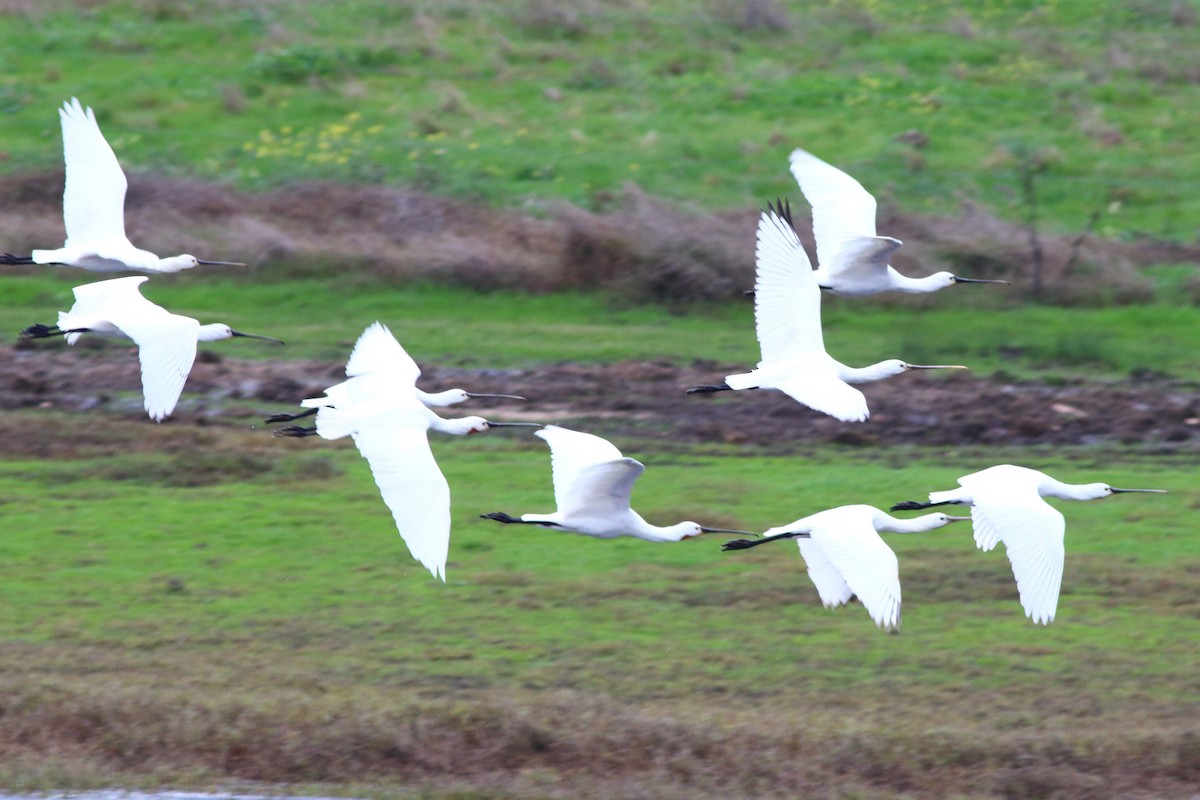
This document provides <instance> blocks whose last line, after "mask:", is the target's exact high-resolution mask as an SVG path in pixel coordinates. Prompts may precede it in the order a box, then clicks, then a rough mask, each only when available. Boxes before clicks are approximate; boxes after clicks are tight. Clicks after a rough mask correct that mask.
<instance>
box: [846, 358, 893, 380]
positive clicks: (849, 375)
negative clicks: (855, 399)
mask: <svg viewBox="0 0 1200 800" xmlns="http://www.w3.org/2000/svg"><path fill="white" fill-rule="evenodd" d="M903 371H904V370H903V369H897V367H896V365H895V363H893V362H889V361H880V362H879V363H878V364H872V365H870V366H869V367H847V366H846V365H845V364H842V363H841V362H838V377H839V378H841V379H842V380H843V381H845V382H846V383H871V382H872V381H881V380H883V379H884V378H890V377H892V376H893V375H899V374H900V373H901V372H903Z"/></svg>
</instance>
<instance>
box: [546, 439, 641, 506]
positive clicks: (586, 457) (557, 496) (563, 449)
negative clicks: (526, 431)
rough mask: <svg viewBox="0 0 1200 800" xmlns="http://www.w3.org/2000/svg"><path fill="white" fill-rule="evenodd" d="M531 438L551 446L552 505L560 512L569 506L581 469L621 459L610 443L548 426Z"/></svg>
mask: <svg viewBox="0 0 1200 800" xmlns="http://www.w3.org/2000/svg"><path fill="white" fill-rule="evenodd" d="M533 435H534V436H536V437H538V438H539V439H542V440H543V441H545V442H546V444H548V445H549V446H550V470H551V473H552V475H553V479H554V504H555V505H556V506H558V510H559V512H564V511H565V507H566V506H569V505H571V504H572V496H571V491H572V490H571V487H572V486H573V485H574V483H575V481H576V480H577V479H578V478H579V476H580V474H581V473H582V472H583V471H584V470H586V469H588V468H589V467H594V466H596V465H598V464H606V463H609V462H613V461H619V460H621V458H622V456H621V451H620V450H618V449H617V448H616V447H615V446H614V445H613V444H612V442H610V441H608V440H607V439H602V438H600V437H599V436H595V435H593V434H590V433H583V432H581V431H573V430H570V429H569V428H561V427H559V426H558V425H547V426H546V427H544V428H542V429H541V430H540V431H537V432H536V433H534V434H533ZM635 463H636V462H635ZM635 477H636V476H635Z"/></svg>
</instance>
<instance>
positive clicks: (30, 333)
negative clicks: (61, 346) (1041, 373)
mask: <svg viewBox="0 0 1200 800" xmlns="http://www.w3.org/2000/svg"><path fill="white" fill-rule="evenodd" d="M66 333H67V331H61V330H59V329H58V326H57V325H42V324H41V323H40V322H39V323H37V324H35V325H30V326H29V327H28V328H26V329H25V330H23V331H21V333H20V334H19V335H18V336H17V339H18V340H20V341H22V342H27V341H29V340H30V339H46V338H48V337H51V336H64V335H66Z"/></svg>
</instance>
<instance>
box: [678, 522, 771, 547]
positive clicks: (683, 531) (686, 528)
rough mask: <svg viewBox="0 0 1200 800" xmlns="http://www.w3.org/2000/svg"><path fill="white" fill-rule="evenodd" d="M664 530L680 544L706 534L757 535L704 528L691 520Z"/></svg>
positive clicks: (726, 529) (724, 529) (725, 529)
mask: <svg viewBox="0 0 1200 800" xmlns="http://www.w3.org/2000/svg"><path fill="white" fill-rule="evenodd" d="M666 530H668V531H670V533H671V536H672V537H673V539H674V541H680V542H681V541H683V540H684V539H694V538H696V537H697V536H702V535H704V534H706V533H735V534H737V535H738V536H757V534H754V533H750V532H748V531H735V530H730V529H728V528H706V527H704V526H703V525H701V524H700V523H698V522H692V521H691V520H685V521H683V522H677V523H676V524H674V525H672V526H671V527H669V528H667V529H666Z"/></svg>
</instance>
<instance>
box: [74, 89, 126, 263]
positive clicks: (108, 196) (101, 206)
mask: <svg viewBox="0 0 1200 800" xmlns="http://www.w3.org/2000/svg"><path fill="white" fill-rule="evenodd" d="M58 116H59V117H60V118H61V120H62V137H63V158H64V160H65V162H66V171H67V183H66V189H65V190H64V191H63V222H64V223H65V225H66V228H67V242H66V245H67V247H71V246H72V245H84V244H88V243H89V242H92V241H95V240H98V239H108V238H111V237H119V238H121V239H124V238H125V187H126V182H125V173H124V172H122V171H121V165H120V164H118V163H117V157H116V155H115V154H114V153H113V151H112V148H111V147H109V146H108V142H107V141H105V140H104V134H102V133H101V132H100V126H99V125H97V124H96V115H95V114H94V113H93V112H92V109H90V108H88V109H86V110H85V109H84V108H83V106H82V105H80V103H79V100H77V99H76V98H74V97H72V98H71V102H69V103H63V107H62V108H60V109H59V111H58Z"/></svg>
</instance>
